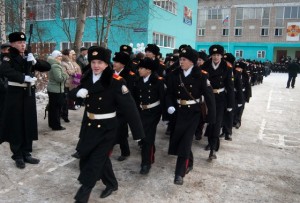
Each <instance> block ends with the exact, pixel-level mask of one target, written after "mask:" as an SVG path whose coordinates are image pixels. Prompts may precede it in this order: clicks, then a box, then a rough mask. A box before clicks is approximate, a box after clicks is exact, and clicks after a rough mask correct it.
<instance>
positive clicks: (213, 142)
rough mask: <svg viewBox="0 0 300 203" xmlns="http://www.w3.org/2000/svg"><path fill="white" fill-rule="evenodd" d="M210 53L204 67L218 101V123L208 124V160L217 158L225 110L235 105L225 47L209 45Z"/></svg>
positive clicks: (230, 69)
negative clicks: (209, 57) (225, 57)
mask: <svg viewBox="0 0 300 203" xmlns="http://www.w3.org/2000/svg"><path fill="white" fill-rule="evenodd" d="M209 54H210V56H211V59H210V60H208V61H206V62H205V63H204V64H203V66H202V69H203V70H205V71H206V72H208V74H209V81H210V84H211V87H212V88H213V93H214V96H215V101H216V123H214V124H208V126H207V128H206V131H205V135H206V136H207V137H208V144H209V148H210V153H209V157H208V160H213V159H216V158H217V156H216V151H217V150H218V149H219V145H220V140H219V135H220V130H221V126H222V121H223V115H224V111H225V110H227V111H232V110H233V107H234V86H233V73H232V66H230V65H229V64H228V63H227V62H226V61H225V60H224V59H222V57H223V55H224V47H223V46H220V45H212V46H210V47H209Z"/></svg>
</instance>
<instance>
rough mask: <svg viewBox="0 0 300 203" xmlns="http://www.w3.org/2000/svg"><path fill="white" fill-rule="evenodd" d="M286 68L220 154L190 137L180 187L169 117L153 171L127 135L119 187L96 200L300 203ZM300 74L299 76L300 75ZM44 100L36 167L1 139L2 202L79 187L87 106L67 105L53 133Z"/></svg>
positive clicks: (299, 120)
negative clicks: (189, 157)
mask: <svg viewBox="0 0 300 203" xmlns="http://www.w3.org/2000/svg"><path fill="white" fill-rule="evenodd" d="M287 78H288V76H287V74H284V73H271V75H270V76H268V77H266V78H264V82H263V84H260V85H256V86H253V87H252V98H251V100H250V103H247V104H246V107H245V111H244V115H243V120H242V125H241V127H240V129H233V136H232V138H233V141H226V140H224V139H222V140H221V147H220V150H219V152H218V153H217V157H218V158H217V159H216V160H214V161H213V162H208V161H207V158H208V153H209V152H207V151H205V150H204V147H205V145H206V144H207V138H206V137H203V138H202V140H200V141H196V140H195V141H194V142H193V153H194V169H193V170H192V171H191V172H190V173H189V174H188V175H186V177H185V178H184V184H183V185H182V186H179V185H175V184H174V183H173V180H174V170H175V163H176V157H175V156H170V155H168V154H167V150H168V141H169V137H168V136H167V135H165V129H166V126H165V123H164V122H160V123H159V125H158V129H157V138H156V154H155V163H154V164H153V165H152V168H151V170H150V173H149V174H148V175H146V176H145V175H141V174H139V170H140V150H139V147H138V145H137V143H136V142H135V141H133V140H132V137H130V138H129V141H130V143H129V144H130V147H131V156H130V157H129V158H128V159H127V160H125V161H123V162H119V161H117V157H118V156H119V155H120V151H119V146H115V148H114V151H113V154H112V156H111V159H112V164H113V168H114V171H115V175H116V177H117V179H118V182H119V189H118V190H117V191H116V192H113V193H112V195H110V196H109V197H107V198H105V199H101V198H99V196H100V194H101V192H102V191H103V190H104V188H105V186H104V185H103V184H102V182H101V181H99V182H98V183H97V185H96V186H95V187H94V189H93V191H92V194H91V196H90V201H89V202H91V203H93V202H95V203H96V202H107V203H111V202H112V203H114V202H118V203H119V202H121V203H123V202H124V203H125V202H126V203H127V202H130V203H140V202H146V203H148V202H149V203H163V202H168V203H173V202H174V203H175V202H180V203H182V202H195V203H196V202H197V203H199V202H200V203H240V202H243V203H253V202H255V203H281V202H284V203H296V202H300V101H299V100H300V81H296V86H295V88H294V89H292V88H290V89H287V88H286V81H287ZM297 79H298V80H299V78H297ZM44 108H45V102H38V105H37V109H38V123H39V140H38V141H36V142H34V149H33V154H32V155H33V156H34V157H38V158H40V159H41V162H40V164H38V165H29V164H27V165H26V168H25V169H22V170H21V169H17V168H16V167H15V163H14V161H13V160H12V159H11V158H10V157H11V152H10V149H9V145H8V143H3V144H2V145H0V160H1V164H0V203H19V202H20V203H21V202H22V203H69V202H74V200H73V197H74V195H75V193H76V191H77V190H78V188H79V186H80V185H79V183H78V181H77V177H78V175H79V168H78V163H79V162H78V160H77V159H75V158H73V157H71V156H70V155H71V154H72V153H74V151H75V146H76V143H77V141H78V133H79V129H80V123H81V118H82V114H83V109H82V108H81V109H80V110H77V111H70V112H69V113H70V115H69V119H70V120H71V122H70V123H64V121H63V120H62V125H63V126H64V127H66V128H67V129H66V130H64V131H52V130H51V129H50V128H49V127H48V124H47V119H46V120H44Z"/></svg>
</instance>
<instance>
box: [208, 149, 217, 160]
mask: <svg viewBox="0 0 300 203" xmlns="http://www.w3.org/2000/svg"><path fill="white" fill-rule="evenodd" d="M213 159H217V155H216V152H215V150H210V152H209V156H208V160H210V161H211V160H213Z"/></svg>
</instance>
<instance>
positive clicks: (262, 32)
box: [260, 28, 269, 36]
mask: <svg viewBox="0 0 300 203" xmlns="http://www.w3.org/2000/svg"><path fill="white" fill-rule="evenodd" d="M260 35H261V36H268V35H269V28H261V30H260Z"/></svg>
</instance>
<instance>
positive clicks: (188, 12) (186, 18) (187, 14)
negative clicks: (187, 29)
mask: <svg viewBox="0 0 300 203" xmlns="http://www.w3.org/2000/svg"><path fill="white" fill-rule="evenodd" d="M183 22H184V23H185V24H188V25H192V9H190V8H188V7H186V6H184V13H183Z"/></svg>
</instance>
